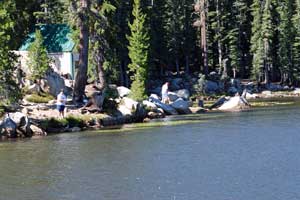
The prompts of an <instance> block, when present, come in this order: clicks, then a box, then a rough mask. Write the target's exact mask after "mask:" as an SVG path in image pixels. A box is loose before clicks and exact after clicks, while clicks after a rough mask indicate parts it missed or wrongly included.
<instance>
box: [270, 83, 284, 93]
mask: <svg viewBox="0 0 300 200" xmlns="http://www.w3.org/2000/svg"><path fill="white" fill-rule="evenodd" d="M267 88H268V89H269V90H271V91H280V90H283V87H282V86H281V85H279V84H273V83H270V84H269V85H268V86H267Z"/></svg>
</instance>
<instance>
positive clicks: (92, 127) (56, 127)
mask: <svg viewBox="0 0 300 200" xmlns="http://www.w3.org/2000/svg"><path fill="white" fill-rule="evenodd" d="M248 101H249V103H250V105H251V107H250V108H248V109H245V110H249V109H250V110H251V108H257V107H272V106H280V105H293V104H297V103H299V104H300V95H299V94H292V93H290V92H273V93H271V95H270V94H268V95H264V94H263V93H260V94H257V97H256V98H250V99H248ZM213 102H214V101H211V100H210V101H204V108H202V107H198V106H193V107H190V108H191V111H192V113H191V114H190V115H195V114H203V115H205V113H216V112H221V113H223V112H239V111H220V110H216V109H212V110H210V109H208V108H209V106H210V105H211V104H212V103H213ZM35 106H37V107H38V109H37V110H33V111H34V112H38V114H39V115H38V116H41V118H37V117H36V116H30V115H28V118H29V119H30V122H31V123H32V124H34V125H35V126H36V127H37V129H36V132H35V133H34V134H33V135H32V136H30V137H17V139H18V138H34V137H44V136H47V135H55V134H61V133H70V132H84V131H97V130H110V129H120V128H122V127H124V126H127V125H129V126H130V124H133V123H135V124H137V123H138V124H146V123H148V122H150V123H152V122H153V123H156V122H155V121H159V120H157V119H159V118H165V117H166V115H162V116H161V115H159V116H154V117H151V118H150V117H149V115H148V114H149V111H148V112H147V115H146V116H143V117H141V116H138V115H134V114H133V115H125V116H122V115H118V116H114V115H113V114H107V113H100V114H93V113H84V114H78V110H79V111H80V109H78V108H76V109H74V110H76V112H75V111H74V110H71V109H69V110H67V115H66V117H65V118H63V119H58V118H57V116H56V117H55V115H57V112H56V110H55V108H52V109H48V111H47V112H52V113H54V114H55V115H53V116H50V117H49V116H47V112H46V111H45V110H43V107H45V105H44V104H36V105H35ZM24 109H26V110H28V106H26V105H25V106H23V110H24ZM242 110H243V109H242ZM242 110H240V111H242ZM167 116H175V118H176V116H180V114H178V115H167ZM176 122H177V123H180V120H175V122H172V123H173V124H176ZM8 139H11V138H9V137H7V136H4V137H3V136H2V137H0V141H5V140H8ZM12 139H13V138H12ZM15 139H16V138H15Z"/></svg>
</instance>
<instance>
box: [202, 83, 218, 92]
mask: <svg viewBox="0 0 300 200" xmlns="http://www.w3.org/2000/svg"><path fill="white" fill-rule="evenodd" d="M204 88H205V92H206V93H208V94H211V93H216V92H218V91H219V85H218V83H217V82H213V81H205V86H204Z"/></svg>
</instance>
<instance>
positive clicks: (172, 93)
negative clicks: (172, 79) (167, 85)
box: [168, 92, 179, 101]
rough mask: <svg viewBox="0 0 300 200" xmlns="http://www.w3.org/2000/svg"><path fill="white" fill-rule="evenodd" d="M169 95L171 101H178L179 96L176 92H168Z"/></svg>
mask: <svg viewBox="0 0 300 200" xmlns="http://www.w3.org/2000/svg"><path fill="white" fill-rule="evenodd" d="M168 97H169V99H170V101H176V100H177V99H178V98H179V96H178V95H177V94H176V93H175V92H168Z"/></svg>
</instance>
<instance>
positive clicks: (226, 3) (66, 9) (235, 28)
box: [0, 0, 300, 100]
mask: <svg viewBox="0 0 300 200" xmlns="http://www.w3.org/2000/svg"><path fill="white" fill-rule="evenodd" d="M62 23H63V24H69V25H70V27H72V29H73V38H74V40H75V42H76V44H77V47H76V48H77V49H78V52H79V54H80V61H79V64H78V73H77V75H76V78H75V87H74V95H75V96H77V97H78V99H79V100H80V98H81V96H82V94H83V93H84V89H85V85H86V82H87V79H94V80H96V81H97V82H100V83H101V84H102V85H101V87H105V84H106V83H113V84H117V85H124V86H128V87H129V86H130V85H131V87H135V88H136V89H133V91H135V92H136V93H137V96H136V99H142V98H143V97H144V96H145V95H146V94H147V88H149V87H150V86H149V84H150V82H151V81H150V80H157V79H161V78H163V77H165V76H166V75H167V74H168V73H173V74H177V75H179V74H181V75H182V74H184V75H185V76H189V75H191V74H195V73H197V74H199V73H202V74H204V75H208V74H209V73H210V72H212V71H214V72H216V73H217V74H219V75H220V77H221V79H224V80H226V79H230V78H240V79H251V80H253V81H256V82H257V83H264V84H268V83H270V82H280V83H281V84H283V85H289V86H291V85H293V86H298V85H299V83H300V82H299V81H300V0H197V1H194V0H144V1H140V0H127V1H124V0H80V1H76V0H2V1H0V81H1V84H0V90H1V95H2V96H3V95H4V96H7V97H10V96H12V95H11V94H10V93H12V92H15V91H17V89H18V86H17V85H15V84H14V80H13V78H12V77H13V75H12V74H13V70H14V68H15V65H16V62H15V61H16V57H15V55H14V54H13V53H12V52H11V50H17V49H18V48H19V47H20V46H21V44H22V42H23V41H24V39H25V37H26V35H27V34H28V33H29V32H30V31H32V30H34V28H35V27H36V25H39V24H62ZM101 87H100V88H101ZM140 88H142V90H141V91H139V89H140Z"/></svg>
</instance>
